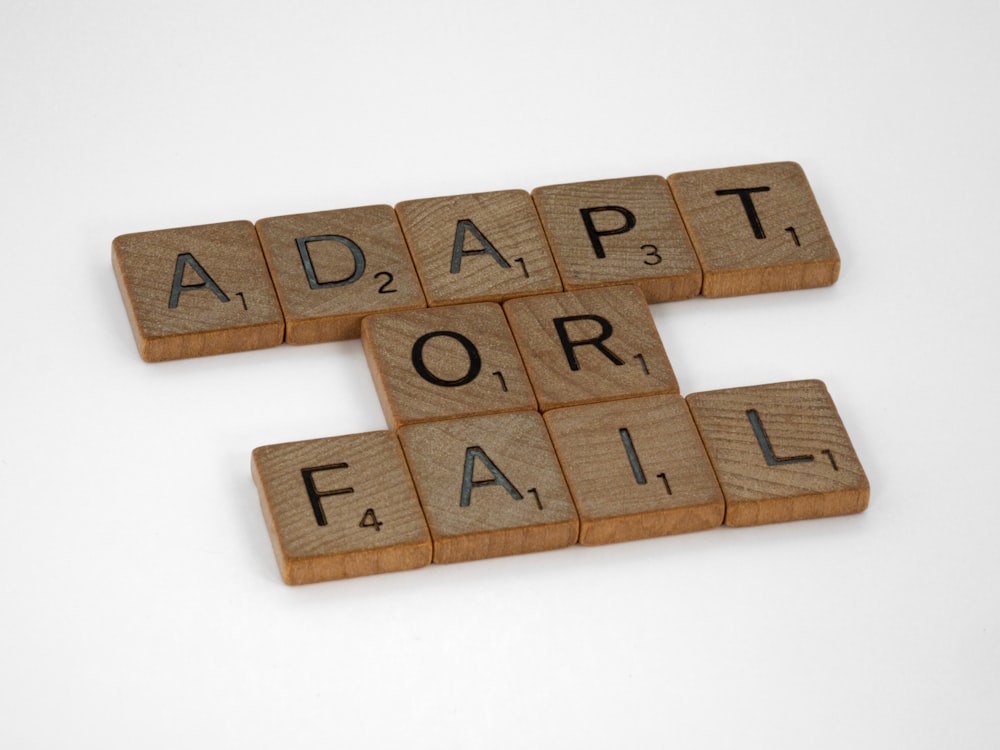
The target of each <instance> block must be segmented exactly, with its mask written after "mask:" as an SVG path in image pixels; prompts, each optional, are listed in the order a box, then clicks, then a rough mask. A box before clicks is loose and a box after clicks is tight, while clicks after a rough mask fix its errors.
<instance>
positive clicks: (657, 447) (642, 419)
mask: <svg viewBox="0 0 1000 750" xmlns="http://www.w3.org/2000/svg"><path fill="white" fill-rule="evenodd" d="M545 423H546V425H548V428H549V434H550V435H551V436H552V443H553V445H554V446H555V449H556V454H557V455H558V456H559V462H560V464H562V467H563V473H564V474H565V475H566V482H567V483H568V484H569V487H570V491H571V492H572V493H573V500H574V501H575V502H576V508H577V512H578V513H579V514H580V544H588V545H589V544H608V543H612V542H625V541H630V540H632V539H646V538H649V537H655V536H665V535H667V534H680V533H684V532H688V531H701V530H703V529H711V528H715V527H717V526H719V525H721V524H722V518H723V515H724V514H725V507H726V506H725V502H724V501H723V497H722V490H721V489H719V483H718V481H717V480H716V478H715V472H714V471H713V469H712V464H711V463H710V462H709V460H708V456H707V455H706V454H705V448H704V446H703V445H702V442H701V438H700V437H699V435H698V430H697V429H695V426H694V422H693V421H692V419H691V414H690V412H689V411H688V407H687V405H686V404H685V403H684V399H683V398H681V396H679V395H676V394H670V395H662V396H646V397H643V398H635V399H626V400H623V401H605V402H602V403H599V404H587V405H585V406H570V407H564V408H562V409H552V410H551V411H548V412H546V413H545Z"/></svg>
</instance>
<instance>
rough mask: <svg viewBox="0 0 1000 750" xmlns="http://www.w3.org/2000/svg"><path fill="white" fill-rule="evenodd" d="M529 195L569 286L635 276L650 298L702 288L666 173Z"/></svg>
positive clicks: (691, 292) (681, 296)
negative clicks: (668, 185)
mask: <svg viewBox="0 0 1000 750" xmlns="http://www.w3.org/2000/svg"><path fill="white" fill-rule="evenodd" d="M531 197H532V198H533V199H534V201H535V205H536V206H537V207H538V215H539V216H540V217H541V220H542V225H543V226H544V227H545V235H546V237H548V239H549V245H550V246H551V248H552V255H553V257H554V258H555V261H556V265H557V266H558V268H559V275H560V276H562V279H563V286H564V287H565V288H566V290H567V291H570V290H574V289H584V288H587V287H593V286H605V285H607V284H623V283H632V284H637V285H638V286H639V288H640V289H641V290H642V293H643V294H644V295H645V297H646V301H647V302H650V303H652V302H667V301H669V300H679V299H687V298H688V297H694V296H695V295H697V294H698V293H699V292H700V291H701V265H699V263H698V257H697V256H696V255H695V254H694V249H692V247H691V240H689V239H688V235H687V231H686V230H685V229H684V222H682V221H681V217H680V214H679V213H678V212H677V205H676V204H675V203H674V197H673V195H671V193H670V188H669V187H667V181H666V180H665V179H663V178H662V177H657V176H648V177H627V178H623V179H617V180H597V181H594V182H576V183H571V184H567V185H549V186H546V187H540V188H535V189H534V190H532V191H531Z"/></svg>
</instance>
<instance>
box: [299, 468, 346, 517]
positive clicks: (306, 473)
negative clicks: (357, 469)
mask: <svg viewBox="0 0 1000 750" xmlns="http://www.w3.org/2000/svg"><path fill="white" fill-rule="evenodd" d="M346 468H347V464H328V465H326V466H312V467H310V468H308V469H302V481H303V482H305V483H306V492H307V493H308V494H309V502H310V504H311V505H312V509H313V514H314V515H315V516H316V523H317V524H318V525H320V526H326V513H325V512H324V511H323V505H322V503H321V502H320V500H322V499H323V498H324V497H329V496H330V495H350V494H351V493H352V492H354V488H353V487H346V488H344V489H339V490H330V491H329V492H320V491H319V490H317V489H316V483H315V482H314V481H313V474H315V473H317V472H320V471H332V470H333V469H346Z"/></svg>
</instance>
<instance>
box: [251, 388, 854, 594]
mask: <svg viewBox="0 0 1000 750" xmlns="http://www.w3.org/2000/svg"><path fill="white" fill-rule="evenodd" d="M251 464H252V474H253V477H254V481H255V483H256V485H257V488H258V491H259V494H260V501H261V507H262V509H263V513H264V517H265V521H266V524H267V527H268V530H269V533H270V536H271V541H272V545H273V547H274V552H275V556H276V558H277V561H278V566H279V569H280V571H281V575H282V577H283V579H284V580H285V582H286V583H289V584H301V583H312V582H317V581H325V580H335V579H340V578H347V577H352V576H361V575H370V574H374V573H385V572H391V571H397V570H407V569H412V568H417V567H422V566H424V565H428V564H429V563H431V562H432V561H433V562H437V563H451V562H462V561H469V560H477V559H483V558H489V557H497V556H501V555H513V554H522V553H528V552H537V551H542V550H550V549H556V548H559V547H566V546H569V545H572V544H575V543H580V544H584V545H595V544H608V543H616V542H625V541H631V540H636V539H645V538H650V537H657V536H665V535H669V534H678V533H685V532H692V531H699V530H704V529H711V528H714V527H718V526H720V525H721V524H722V523H723V522H725V523H726V525H730V526H748V525H755V524H763V523H774V522H782V521H791V520H800V519H806V518H819V517H825V516H835V515H843V514H848V513H857V512H860V511H862V510H864V509H865V508H866V507H867V505H868V497H869V486H868V480H867V478H866V476H865V473H864V470H863V468H862V467H861V464H860V461H859V460H858V457H857V454H856V453H855V451H854V448H853V446H852V444H851V441H850V438H849V437H848V435H847V431H846V429H845V428H844V425H843V422H842V421H841V419H840V416H839V414H838V412H837V409H836V406H835V405H834V403H833V400H832V399H831V397H830V395H829V393H828V391H827V389H826V386H825V385H824V384H823V383H822V382H821V381H818V380H807V381H793V382H786V383H774V384H769V385H762V386H749V387H742V388H732V389H727V390H720V391H710V392H704V393H696V394H691V395H689V396H688V397H687V399H684V398H682V397H681V396H680V395H678V394H659V395H654V396H644V397H639V398H631V399H624V400H616V401H607V402H598V403H592V404H584V405H579V406H571V407H562V408H557V409H553V410H550V411H547V412H545V414H544V415H542V414H539V413H538V412H536V411H518V412H510V413H506V414H491V415H480V416H474V417H465V418H459V419H448V420H442V421H433V422H423V423H419V424H411V425H407V426H404V427H401V428H400V429H399V430H398V431H395V432H392V431H381V432H370V433H363V434H355V435H344V436H340V437H331V438H323V439H318V440H309V441H303V442H296V443H284V444H280V445H270V446H264V447H260V448H257V449H255V450H254V451H253V455H252V462H251Z"/></svg>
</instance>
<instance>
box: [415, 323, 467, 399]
mask: <svg viewBox="0 0 1000 750" xmlns="http://www.w3.org/2000/svg"><path fill="white" fill-rule="evenodd" d="M437 336H447V337H448V338H450V339H455V341H457V342H458V343H460V344H461V345H462V346H463V347H464V349H465V352H466V354H468V355H469V369H468V370H467V371H466V373H465V375H463V376H462V377H460V378H456V379H455V380H445V379H444V378H439V377H438V376H437V375H435V374H434V373H432V372H431V371H430V370H429V369H427V365H426V364H425V363H424V346H425V345H426V344H427V342H428V341H430V340H431V339H432V338H435V337H437ZM410 361H412V362H413V368H414V369H415V370H416V371H417V374H418V375H420V377H422V378H423V379H424V380H426V381H427V382H428V383H433V384H434V385H441V386H444V387H446V388H454V387H455V386H459V385H465V384H466V383H471V382H472V381H473V380H475V379H476V377H477V376H478V375H479V371H480V370H481V369H482V367H483V360H482V359H481V358H480V356H479V350H478V349H476V345H475V344H473V343H472V342H471V341H469V340H468V339H467V338H465V336H463V335H462V334H460V333H456V332H455V331H431V332H430V333H425V334H424V335H423V336H421V337H420V338H418V339H417V340H416V342H414V344H413V349H412V350H411V352H410Z"/></svg>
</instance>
